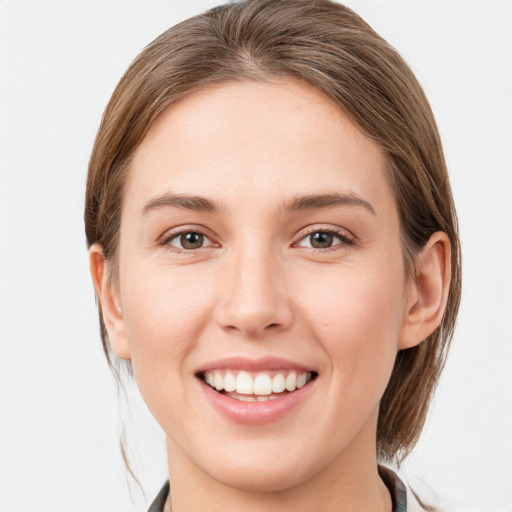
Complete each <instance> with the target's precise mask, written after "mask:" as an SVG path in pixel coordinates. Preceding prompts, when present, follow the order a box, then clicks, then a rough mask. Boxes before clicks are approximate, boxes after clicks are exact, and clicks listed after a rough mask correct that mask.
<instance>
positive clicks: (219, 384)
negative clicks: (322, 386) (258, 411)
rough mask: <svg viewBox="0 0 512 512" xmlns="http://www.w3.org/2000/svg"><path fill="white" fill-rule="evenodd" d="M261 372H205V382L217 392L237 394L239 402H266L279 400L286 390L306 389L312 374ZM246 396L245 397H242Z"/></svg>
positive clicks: (284, 371)
mask: <svg viewBox="0 0 512 512" xmlns="http://www.w3.org/2000/svg"><path fill="white" fill-rule="evenodd" d="M271 375H273V377H271V376H270V375H269V374H268V373H265V372H260V373H258V374H256V375H254V374H252V375H251V374H250V373H249V372H246V371H237V370H232V371H224V370H210V371H207V372H204V376H203V378H204V380H205V382H206V383H207V384H208V385H209V386H211V387H212V388H215V389H216V390H217V391H222V390H224V391H225V392H226V393H233V392H236V394H237V396H236V397H233V398H236V399H237V400H246V399H247V400H246V401H254V400H258V401H265V400H274V399H276V398H279V397H278V395H279V394H280V393H283V392H284V391H285V390H286V391H289V392H292V391H295V390H296V389H300V388H302V387H304V386H305V385H306V384H307V383H308V382H309V381H310V380H311V373H310V372H300V373H298V374H297V372H296V371H290V372H287V371H286V370H283V371H281V372H277V373H276V372H275V371H272V372H271ZM242 395H244V396H242Z"/></svg>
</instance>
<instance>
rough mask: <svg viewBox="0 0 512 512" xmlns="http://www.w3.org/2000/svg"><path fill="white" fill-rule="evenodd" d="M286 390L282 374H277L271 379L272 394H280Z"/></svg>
mask: <svg viewBox="0 0 512 512" xmlns="http://www.w3.org/2000/svg"><path fill="white" fill-rule="evenodd" d="M285 389H286V381H285V379H284V375H283V374H282V373H277V374H276V375H275V376H274V378H273V379H272V393H282V392H283V391H284V390H285Z"/></svg>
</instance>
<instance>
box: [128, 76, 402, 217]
mask: <svg viewBox="0 0 512 512" xmlns="http://www.w3.org/2000/svg"><path fill="white" fill-rule="evenodd" d="M386 161H387V159H386V155H385V153H384V151H383V150H381V149H380V148H379V147H378V145H377V144H376V143H375V142H374V141H372V140H371V139H369V138H368V137H366V136H365V135H364V134H363V133H362V132H361V131H360V130H359V129H358V128H357V127H355V126H354V124H353V123H351V122H350V121H349V119H348V118H347V116H346V115H345V114H344V113H343V112H342V110H341V109H340V107H339V106H338V105H337V104H335V102H334V101H333V100H331V99H329V98H328V97H327V96H325V95H324V94H323V93H322V92H320V91H319V90H317V89H316V88H314V87H312V86H310V85H307V84H304V83H301V82H298V81H296V80H286V81H282V82H271V83H267V82H265V83H263V82H249V81H247V82H236V83H229V84H223V85H219V86H215V87H209V88H206V89H204V90H201V91H198V92H195V93H192V94H191V95H189V96H187V97H185V98H184V99H183V100H181V101H179V102H178V103H176V104H174V105H172V106H171V107H170V108H168V110H167V111H165V112H164V113H163V114H162V115H161V116H160V117H159V118H158V119H157V121H155V123H154V124H153V126H152V127H151V129H150V130H149V132H148V134H147V135H146V137H145V139H144V140H143V142H142V143H141V144H140V146H139V147H138V148H137V150H136V152H135V155H134V158H133V160H132V165H131V169H130V174H129V177H128V181H127V186H126V188H125V198H124V204H125V205H126V206H130V207H132V208H142V207H143V205H144V203H145V202H146V201H147V200H148V198H150V197H151V196H155V195H158V194H164V193H167V192H169V191H172V192H178V193H188V194H195V195H201V196H207V197H211V196H214V197H215V198H216V199H217V200H218V201H219V202H222V203H225V204H228V205H229V203H230V201H232V200H236V199H238V198H240V196H241V195H243V196H244V198H245V201H248V200H249V199H250V200H252V201H263V200H264V199H268V200H271V199H275V200H276V201H278V200H279V201H286V200H287V199H288V198H289V197H290V196H293V195H304V194H307V193H329V192H332V191H333V190H334V189H341V190H336V191H342V192H351V193H356V194H358V195H365V196H367V197H368V199H372V200H373V201H376V202H377V203H378V202H379V196H382V195H383V194H384V195H385V196H386V195H387V196H388V197H387V198H385V199H387V200H388V202H389V199H390V197H391V199H392V194H391V190H390V188H389V185H388V183H387V179H386V171H385V169H386Z"/></svg>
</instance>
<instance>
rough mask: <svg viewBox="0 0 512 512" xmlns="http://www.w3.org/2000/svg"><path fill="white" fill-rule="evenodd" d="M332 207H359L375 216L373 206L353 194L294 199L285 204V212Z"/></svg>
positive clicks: (320, 195) (317, 195)
mask: <svg viewBox="0 0 512 512" xmlns="http://www.w3.org/2000/svg"><path fill="white" fill-rule="evenodd" d="M332 206H360V207H363V208H365V209H366V210H368V211H369V212H370V213H372V214H373V215H377V214H376V212H375V209H374V208H373V206H372V205H371V204H370V203H369V202H368V201H365V200H364V199H363V198H362V197H359V196H358V195H357V194H354V193H353V192H347V193H344V194H339V193H333V194H315V195H306V196H300V197H295V198H294V199H292V200H291V201H287V202H286V203H285V210H288V211H291V212H296V211H303V210H314V209H317V208H329V207H332Z"/></svg>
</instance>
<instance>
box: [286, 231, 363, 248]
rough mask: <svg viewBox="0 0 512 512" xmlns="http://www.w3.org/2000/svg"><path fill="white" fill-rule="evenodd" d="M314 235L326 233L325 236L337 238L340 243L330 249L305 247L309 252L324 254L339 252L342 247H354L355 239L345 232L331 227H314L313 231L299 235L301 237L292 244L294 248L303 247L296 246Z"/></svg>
mask: <svg viewBox="0 0 512 512" xmlns="http://www.w3.org/2000/svg"><path fill="white" fill-rule="evenodd" d="M316 233H326V234H329V235H332V236H334V237H336V238H338V239H339V240H340V243H338V244H334V245H331V246H330V247H325V248H318V247H306V248H307V249H309V250H310V251H315V252H322V253H325V252H330V251H336V250H339V249H340V248H341V247H343V246H345V247H350V246H353V245H355V239H354V238H353V237H352V236H351V235H348V234H347V231H346V230H342V229H336V228H333V227H329V228H323V227H314V228H313V229H309V230H308V231H307V232H303V233H301V235H302V236H301V237H300V239H299V241H298V242H297V243H295V244H294V246H298V247H304V246H300V245H298V244H299V243H300V242H302V241H303V240H305V239H307V238H308V237H311V236H312V235H314V234H316Z"/></svg>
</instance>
